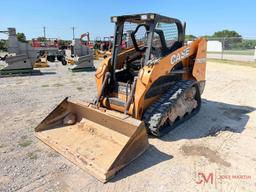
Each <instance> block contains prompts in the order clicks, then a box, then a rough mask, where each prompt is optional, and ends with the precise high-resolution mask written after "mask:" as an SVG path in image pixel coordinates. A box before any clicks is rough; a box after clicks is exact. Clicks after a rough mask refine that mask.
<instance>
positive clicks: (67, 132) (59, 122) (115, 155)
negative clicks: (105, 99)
mask: <svg viewBox="0 0 256 192" xmlns="http://www.w3.org/2000/svg"><path fill="white" fill-rule="evenodd" d="M67 117H71V119H69V120H67ZM35 131H36V136H37V137H38V138H39V139H40V140H42V141H43V142H44V143H46V144H47V145H49V146H50V147H52V148H53V149H55V150H56V151H57V152H59V153H60V154H62V155H63V156H64V157H66V158H67V159H69V160H70V161H72V162H73V163H74V164H76V165H78V166H79V167H81V168H82V169H84V170H86V171H88V172H89V173H90V174H91V175H93V176H95V177H96V178H97V179H99V180H100V181H102V182H106V181H108V180H109V179H110V178H112V177H113V176H114V175H115V174H116V172H117V171H119V170H120V169H121V168H123V167H124V166H126V165H127V164H128V163H130V162H131V161H132V160H134V159H136V158H137V157H138V156H139V155H141V154H142V153H143V152H144V151H145V150H146V149H147V148H148V146H149V144H148V137H147V132H146V128H145V126H144V123H143V122H142V121H139V120H136V119H134V118H131V117H130V116H128V115H124V114H121V113H118V112H114V111H109V110H106V109H96V108H94V107H93V106H92V105H91V104H89V103H84V102H71V101H68V99H67V98H66V99H64V100H63V101H62V102H61V103H60V104H59V105H58V106H57V107H56V108H55V109H54V111H53V112H51V113H50V114H49V115H48V116H47V117H46V118H45V119H44V120H43V121H42V122H41V123H40V124H39V125H38V126H37V127H36V128H35Z"/></svg>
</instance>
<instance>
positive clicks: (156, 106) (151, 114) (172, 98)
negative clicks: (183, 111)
mask: <svg viewBox="0 0 256 192" xmlns="http://www.w3.org/2000/svg"><path fill="white" fill-rule="evenodd" d="M195 84H196V81H193V80H181V81H178V82H176V83H175V84H174V85H173V86H171V88H170V90H168V91H167V92H166V93H164V94H163V95H162V96H161V97H160V98H159V99H158V100H157V101H156V102H155V103H153V104H152V105H151V106H150V107H149V108H148V109H146V111H145V113H144V114H143V117H142V119H143V121H144V122H145V125H146V127H147V128H148V132H149V133H150V134H152V135H154V136H158V137H160V136H163V135H164V134H165V133H168V132H169V131H171V130H172V129H174V128H175V127H176V126H178V125H179V124H181V123H182V122H184V121H185V120H187V119H189V118H190V117H192V116H193V115H194V114H195V113H197V112H198V111H199V109H200V105H201V97H200V94H197V95H198V96H197V97H199V98H197V100H198V107H197V108H196V109H194V110H193V111H192V112H191V113H190V114H189V115H185V116H184V117H183V118H182V119H181V120H176V121H175V123H173V125H168V126H165V127H160V126H161V125H160V122H161V119H162V117H164V116H165V115H166V113H168V112H169V111H170V109H171V108H172V106H174V105H175V103H176V101H177V99H178V98H179V97H180V96H181V95H182V94H183V93H184V91H185V90H186V89H188V88H190V87H192V86H193V85H195ZM197 91H199V90H198V87H197Z"/></svg>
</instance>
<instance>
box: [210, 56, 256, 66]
mask: <svg viewBox="0 0 256 192" xmlns="http://www.w3.org/2000/svg"><path fill="white" fill-rule="evenodd" d="M207 61H210V62H211V61H212V62H218V63H224V64H230V65H239V66H246V67H253V68H256V62H252V61H233V60H226V59H209V58H208V59H207Z"/></svg>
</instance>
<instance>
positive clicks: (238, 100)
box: [0, 62, 256, 192]
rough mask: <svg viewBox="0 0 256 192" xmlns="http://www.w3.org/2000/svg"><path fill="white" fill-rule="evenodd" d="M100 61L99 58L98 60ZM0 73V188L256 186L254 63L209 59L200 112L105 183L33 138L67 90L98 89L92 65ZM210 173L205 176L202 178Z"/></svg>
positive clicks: (76, 95) (89, 92)
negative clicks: (84, 68)
mask: <svg viewBox="0 0 256 192" xmlns="http://www.w3.org/2000/svg"><path fill="white" fill-rule="evenodd" d="M96 66H97V64H96ZM42 71H43V72H44V73H45V75H42V76H30V77H29V76H27V77H8V78H0V117H1V118H0V133H1V134H0V191H152V192H155V191H256V150H255V146H256V126H255V125H256V112H255V108H256V99H255V98H256V86H255V83H256V69H255V68H251V67H243V66H234V65H228V64H220V63H213V62H208V67H207V85H206V89H205V92H204V94H203V103H202V108H201V111H200V112H199V114H198V115H196V116H195V117H193V118H192V119H191V120H189V121H188V122H186V123H184V124H182V125H181V126H179V127H178V128H177V129H175V130H173V131H172V132H170V133H169V134H168V135H166V136H165V137H163V138H162V139H155V138H150V139H149V142H150V148H149V149H148V150H147V151H146V152H145V153H144V154H143V155H142V156H141V157H140V158H138V159H137V160H135V161H134V162H132V163H131V164H130V165H129V166H127V167H126V168H125V169H123V170H121V171H120V172H119V173H118V174H117V176H116V177H115V178H114V179H113V180H111V181H110V182H109V183H107V184H102V183H101V182H99V181H97V180H96V179H95V178H93V177H92V176H90V175H88V174H87V173H86V172H84V171H82V170H81V169H79V168H78V167H77V166H75V165H73V164H72V163H71V162H69V161H68V160H66V159H65V158H64V157H62V156H60V155H59V154H57V153H56V152H55V151H53V150H52V149H51V148H49V147H48V146H46V145H44V144H43V143H42V142H41V141H39V140H38V139H36V138H35V136H34V128H35V127H36V126H37V125H38V124H39V123H40V121H41V120H42V119H43V118H44V117H45V116H46V115H47V114H48V113H49V112H51V111H52V110H53V108H54V107H55V106H56V105H57V104H58V103H59V102H60V101H61V100H62V99H64V98H65V97H67V96H71V97H72V99H79V100H84V101H86V100H87V101H88V100H91V99H93V98H94V96H95V95H96V87H95V80H94V72H80V73H71V72H70V71H68V66H62V65H61V64H60V63H57V62H56V63H54V64H51V67H50V68H48V69H42ZM200 173H203V174H204V175H205V176H206V177H208V175H210V174H212V175H210V176H212V180H211V177H210V179H209V181H208V183H204V182H202V183H201V184H200V182H199V181H200V180H201V179H202V178H203V177H202V174H201V175H200Z"/></svg>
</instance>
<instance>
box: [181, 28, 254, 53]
mask: <svg viewBox="0 0 256 192" xmlns="http://www.w3.org/2000/svg"><path fill="white" fill-rule="evenodd" d="M203 37H205V38H206V39H208V40H215V41H220V42H222V44H223V47H224V49H234V50H235V49H236V50H245V49H254V48H255V46H256V40H253V39H244V38H243V37H242V35H240V34H239V33H238V32H236V31H233V30H222V31H217V32H215V33H214V34H213V35H205V36H203ZM195 38H197V37H196V36H194V35H186V37H185V39H186V40H187V41H189V40H193V39H195Z"/></svg>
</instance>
